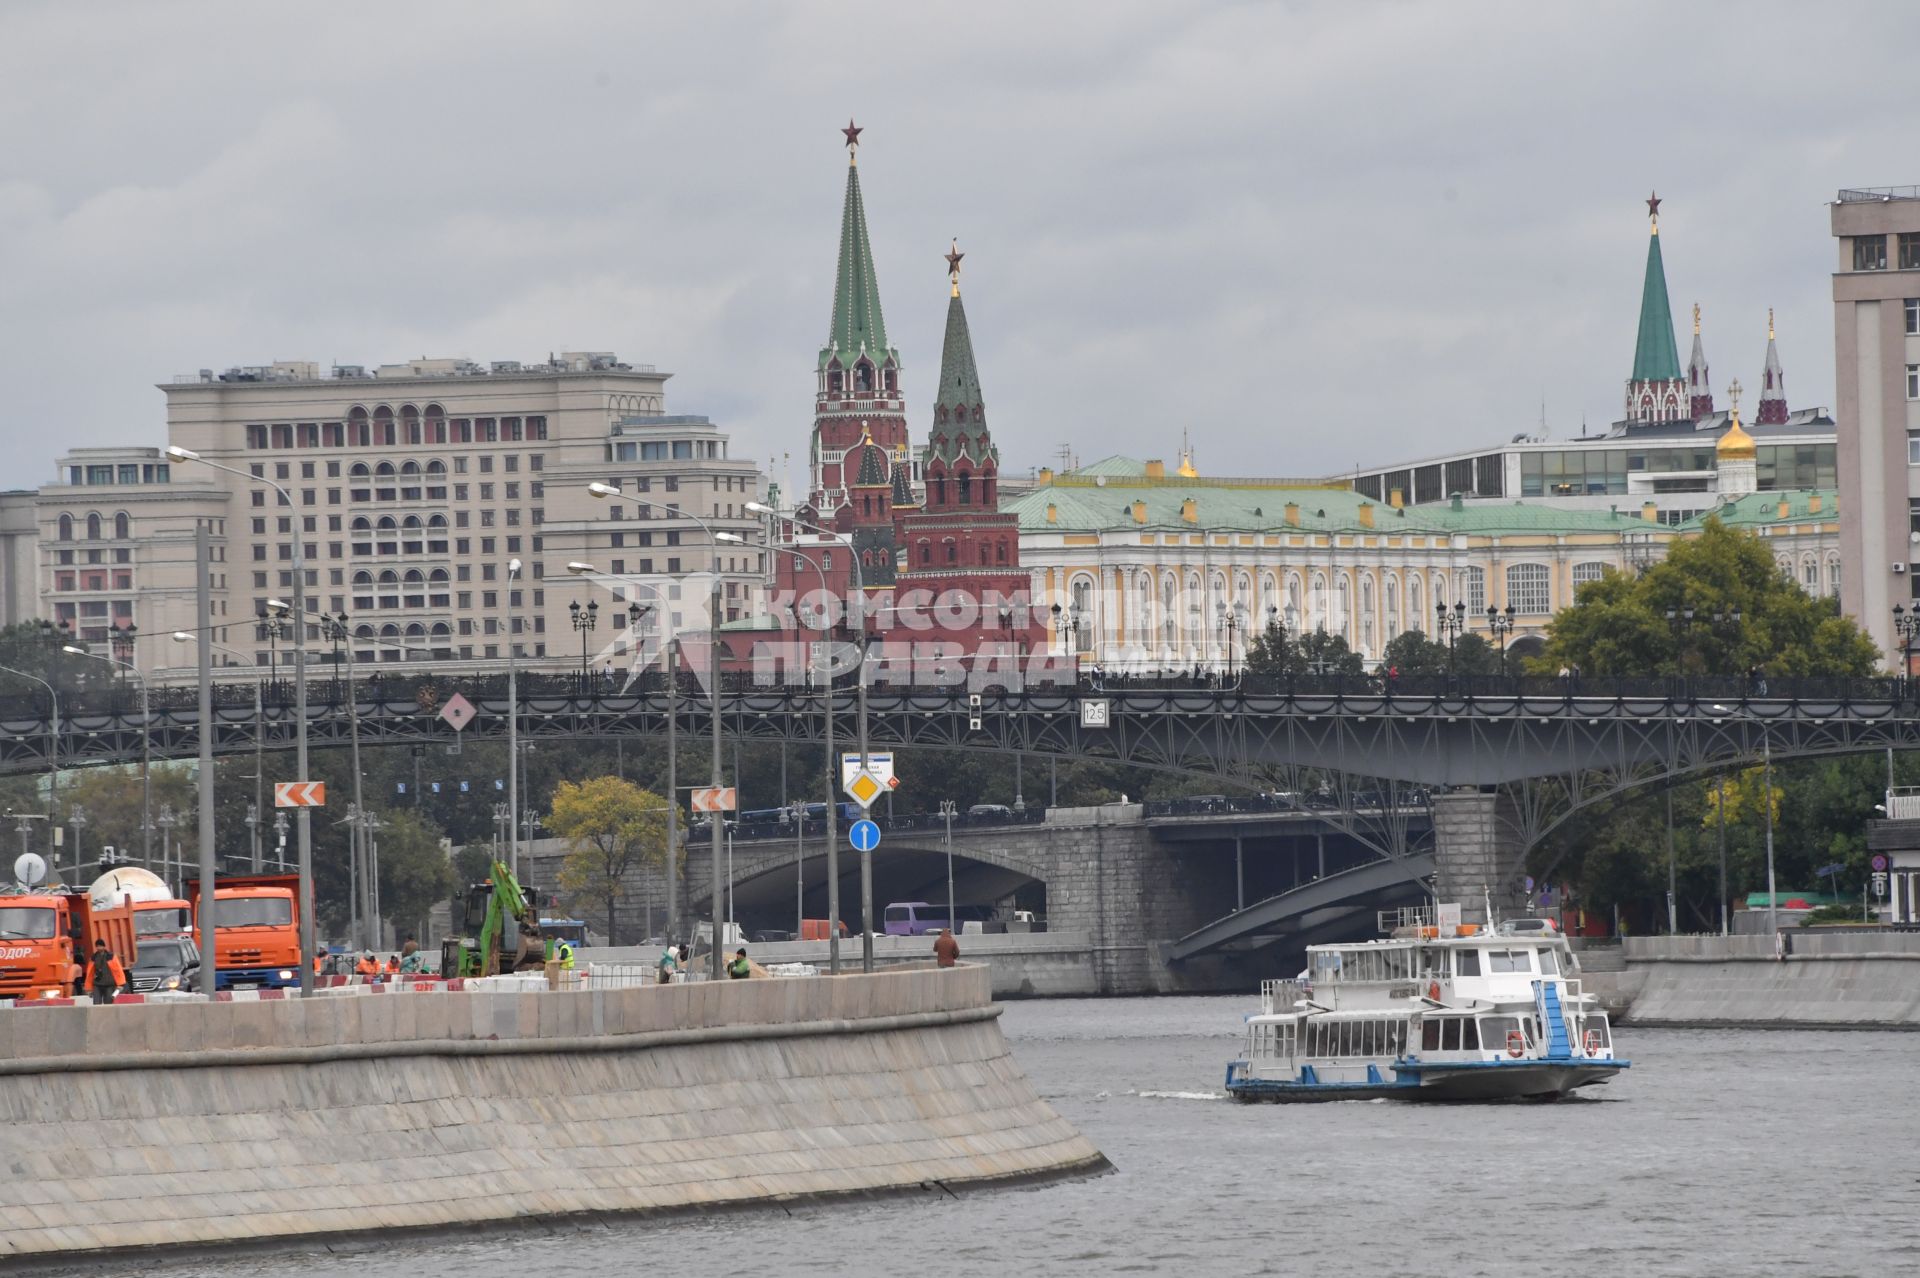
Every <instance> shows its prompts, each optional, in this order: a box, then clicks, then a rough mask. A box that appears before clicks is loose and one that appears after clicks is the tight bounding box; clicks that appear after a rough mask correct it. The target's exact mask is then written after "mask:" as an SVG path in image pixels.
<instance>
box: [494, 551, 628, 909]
mask: <svg viewBox="0 0 1920 1278" xmlns="http://www.w3.org/2000/svg"><path fill="white" fill-rule="evenodd" d="M519 576H520V560H519V559H518V558H514V559H509V560H508V561H507V602H508V605H509V606H511V605H512V602H513V583H514V582H515V581H516V580H518V579H519ZM573 606H574V607H576V608H578V607H579V606H580V603H579V601H578V600H575V601H574V605H573ZM519 650H520V645H518V644H516V643H515V642H514V641H513V626H512V623H511V620H509V623H508V626H507V869H508V871H510V872H511V873H512V875H513V877H514V881H515V882H518V881H519V878H520V674H519V672H520V662H519V658H518V653H519ZM607 940H608V942H609V943H611V942H612V940H613V938H612V937H608V938H607Z"/></svg>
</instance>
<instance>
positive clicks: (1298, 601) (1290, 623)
mask: <svg viewBox="0 0 1920 1278" xmlns="http://www.w3.org/2000/svg"><path fill="white" fill-rule="evenodd" d="M1305 607H1306V605H1305V599H1304V597H1303V595H1302V593H1301V585H1300V574H1299V573H1297V572H1292V573H1288V574H1287V603H1286V610H1285V616H1284V617H1283V618H1282V620H1284V621H1285V622H1286V623H1287V629H1288V630H1289V631H1291V632H1292V633H1294V634H1296V635H1297V634H1299V633H1300V618H1302V617H1304V616H1306V611H1305Z"/></svg>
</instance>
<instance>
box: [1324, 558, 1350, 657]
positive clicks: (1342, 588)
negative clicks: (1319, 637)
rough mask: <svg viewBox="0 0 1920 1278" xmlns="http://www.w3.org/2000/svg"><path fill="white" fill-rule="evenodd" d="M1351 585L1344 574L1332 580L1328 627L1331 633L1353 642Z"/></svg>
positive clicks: (1337, 575) (1339, 574) (1336, 575)
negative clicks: (1330, 613) (1332, 608)
mask: <svg viewBox="0 0 1920 1278" xmlns="http://www.w3.org/2000/svg"><path fill="white" fill-rule="evenodd" d="M1352 592H1353V583H1352V581H1351V579H1350V578H1349V577H1348V575H1347V574H1346V573H1344V572H1343V573H1337V574H1335V576H1334V579H1333V606H1334V616H1333V624H1332V625H1331V626H1330V627H1329V629H1331V630H1332V631H1333V633H1335V634H1337V635H1339V636H1341V637H1342V638H1344V639H1346V640H1347V642H1348V643H1352V642H1353V593H1352Z"/></svg>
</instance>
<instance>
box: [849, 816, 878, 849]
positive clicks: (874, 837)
mask: <svg viewBox="0 0 1920 1278" xmlns="http://www.w3.org/2000/svg"><path fill="white" fill-rule="evenodd" d="M847 842H849V843H851V844H853V850H854V851H855V852H871V851H873V850H874V849H875V848H877V847H879V846H880V827H879V826H877V825H875V824H874V823H873V822H871V821H855V822H854V823H853V825H852V826H851V827H849V828H848V830H847Z"/></svg>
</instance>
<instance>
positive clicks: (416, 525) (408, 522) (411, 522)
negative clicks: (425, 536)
mask: <svg viewBox="0 0 1920 1278" xmlns="http://www.w3.org/2000/svg"><path fill="white" fill-rule="evenodd" d="M400 527H401V528H402V529H404V530H405V531H407V532H410V533H417V532H419V531H420V516H418V515H408V516H407V517H406V518H405V519H403V520H401V521H400Z"/></svg>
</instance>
